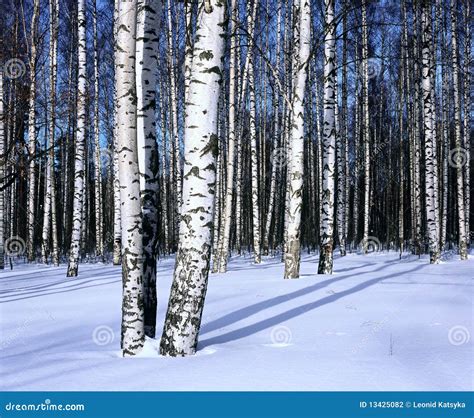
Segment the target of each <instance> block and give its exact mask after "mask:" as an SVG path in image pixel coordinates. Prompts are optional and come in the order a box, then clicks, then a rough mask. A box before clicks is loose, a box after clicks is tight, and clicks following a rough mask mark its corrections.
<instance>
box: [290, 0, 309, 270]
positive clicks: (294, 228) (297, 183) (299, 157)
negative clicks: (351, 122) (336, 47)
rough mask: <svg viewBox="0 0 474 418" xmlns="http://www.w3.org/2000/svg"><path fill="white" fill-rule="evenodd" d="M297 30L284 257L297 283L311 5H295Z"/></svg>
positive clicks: (306, 3)
mask: <svg viewBox="0 0 474 418" xmlns="http://www.w3.org/2000/svg"><path fill="white" fill-rule="evenodd" d="M293 12H294V14H295V20H296V22H297V23H296V24H295V28H294V35H293V36H294V38H295V44H296V45H297V47H298V50H297V53H296V54H295V57H296V62H295V63H294V65H295V67H296V71H295V79H294V81H293V88H294V92H293V109H292V112H291V118H292V122H291V155H290V158H289V169H288V177H289V179H288V182H289V186H290V187H289V194H290V195H289V207H288V226H287V228H288V231H287V244H286V254H285V279H296V278H298V277H299V275H300V253H301V249H300V247H301V242H300V234H301V208H302V205H303V170H304V113H305V112H304V107H303V103H304V97H305V88H306V75H307V72H306V71H307V66H308V59H309V52H310V38H309V35H310V25H311V16H310V3H309V0H301V1H300V2H299V3H298V2H295V3H294V10H293Z"/></svg>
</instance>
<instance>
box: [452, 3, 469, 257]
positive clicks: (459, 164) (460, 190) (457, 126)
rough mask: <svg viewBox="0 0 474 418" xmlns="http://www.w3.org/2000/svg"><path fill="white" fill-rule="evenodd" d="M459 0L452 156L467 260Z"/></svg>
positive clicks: (460, 234)
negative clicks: (453, 146)
mask: <svg viewBox="0 0 474 418" xmlns="http://www.w3.org/2000/svg"><path fill="white" fill-rule="evenodd" d="M457 13H458V11H457V0H451V50H452V56H453V57H452V58H453V91H454V144H455V154H454V158H452V160H453V162H454V163H455V165H456V191H457V193H456V200H457V205H458V240H459V255H460V257H461V260H467V240H466V237H467V231H466V201H465V199H464V168H463V160H464V157H465V152H466V151H465V150H464V149H463V148H462V139H461V97H460V94H459V62H458V44H457V31H458V29H457V16H456V15H457Z"/></svg>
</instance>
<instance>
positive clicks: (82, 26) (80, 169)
mask: <svg viewBox="0 0 474 418" xmlns="http://www.w3.org/2000/svg"><path fill="white" fill-rule="evenodd" d="M85 7H86V5H85V0H79V1H78V4H77V33H78V67H79V68H78V87H77V90H78V92H77V129H76V144H75V156H74V198H73V209H72V234H71V248H70V250H69V265H68V268H67V273H66V275H67V277H75V276H77V273H78V270H79V252H80V245H81V233H82V213H83V210H84V208H83V203H84V201H83V199H84V178H85V177H84V168H85V164H84V156H85V142H86V78H87V71H86V64H87V62H86V50H87V47H86V14H85Z"/></svg>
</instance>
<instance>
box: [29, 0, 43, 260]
mask: <svg viewBox="0 0 474 418" xmlns="http://www.w3.org/2000/svg"><path fill="white" fill-rule="evenodd" d="M39 8H40V2H39V0H34V3H33V15H32V18H31V34H30V37H31V43H30V91H29V112H28V158H29V166H28V212H27V213H28V235H27V250H28V261H30V262H32V261H34V259H35V248H34V240H35V214H36V211H35V193H36V108H35V107H36V59H37V57H36V55H37V42H38V41H37V37H38V19H39Z"/></svg>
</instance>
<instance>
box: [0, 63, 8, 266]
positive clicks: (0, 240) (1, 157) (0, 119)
mask: <svg viewBox="0 0 474 418" xmlns="http://www.w3.org/2000/svg"><path fill="white" fill-rule="evenodd" d="M6 160H7V159H6V155H5V113H4V109H3V68H2V67H1V66H0V270H3V269H4V268H5V246H4V244H5V230H4V222H3V221H4V219H5V163H6Z"/></svg>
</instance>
